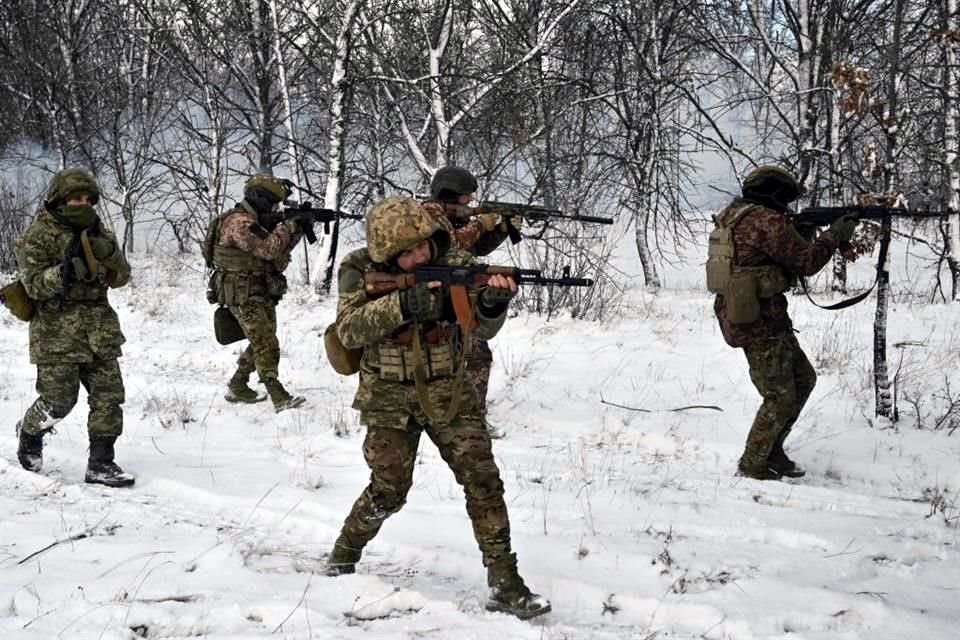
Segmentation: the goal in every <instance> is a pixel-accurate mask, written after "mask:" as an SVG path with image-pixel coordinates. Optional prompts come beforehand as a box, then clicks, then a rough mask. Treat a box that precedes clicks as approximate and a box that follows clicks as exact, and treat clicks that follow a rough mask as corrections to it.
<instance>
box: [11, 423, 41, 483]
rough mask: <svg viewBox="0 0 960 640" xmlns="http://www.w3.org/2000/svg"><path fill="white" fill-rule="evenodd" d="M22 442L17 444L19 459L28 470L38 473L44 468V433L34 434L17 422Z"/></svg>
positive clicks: (21, 464)
mask: <svg viewBox="0 0 960 640" xmlns="http://www.w3.org/2000/svg"><path fill="white" fill-rule="evenodd" d="M17 434H18V435H19V438H20V444H19V445H18V446H17V460H19V461H20V466H22V467H23V468H24V469H26V470H27V471H33V472H34V473H38V472H39V471H40V469H42V468H43V434H41V435H33V434H32V433H27V432H26V431H24V430H23V429H21V428H20V423H19V422H18V423H17Z"/></svg>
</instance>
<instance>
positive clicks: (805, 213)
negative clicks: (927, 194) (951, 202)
mask: <svg viewBox="0 0 960 640" xmlns="http://www.w3.org/2000/svg"><path fill="white" fill-rule="evenodd" d="M951 213H956V211H930V210H928V209H907V208H906V207H881V206H879V205H851V206H848V207H807V208H805V209H802V210H801V211H800V213H799V214H798V215H797V216H796V222H797V224H798V225H801V226H803V225H808V226H818V227H825V226H828V225H831V224H833V223H834V221H836V220H839V219H840V218H842V217H843V216H849V217H851V218H855V219H857V220H884V219H886V218H915V219H924V218H938V219H944V218H946V217H947V216H948V215H950V214H951Z"/></svg>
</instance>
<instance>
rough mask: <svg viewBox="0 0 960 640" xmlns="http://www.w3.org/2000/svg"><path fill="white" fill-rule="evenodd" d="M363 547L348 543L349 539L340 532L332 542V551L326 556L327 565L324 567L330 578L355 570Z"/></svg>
mask: <svg viewBox="0 0 960 640" xmlns="http://www.w3.org/2000/svg"><path fill="white" fill-rule="evenodd" d="M362 553H363V549H359V548H357V547H356V546H354V545H352V544H350V541H349V540H348V539H347V538H346V536H344V535H343V534H342V533H341V534H340V537H339V538H337V541H336V542H335V543H334V544H333V551H332V552H331V553H330V557H328V558H327V565H326V567H325V569H324V573H326V574H327V575H328V576H330V577H331V578H333V577H336V576H342V575H346V574H349V573H354V572H355V571H356V570H357V563H358V562H359V561H360V555H361V554H362Z"/></svg>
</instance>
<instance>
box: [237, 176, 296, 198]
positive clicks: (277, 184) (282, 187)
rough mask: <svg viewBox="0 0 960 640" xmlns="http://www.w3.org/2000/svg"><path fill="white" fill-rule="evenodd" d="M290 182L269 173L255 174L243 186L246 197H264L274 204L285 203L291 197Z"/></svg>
mask: <svg viewBox="0 0 960 640" xmlns="http://www.w3.org/2000/svg"><path fill="white" fill-rule="evenodd" d="M290 184H291V183H290V181H289V180H285V179H283V178H277V177H276V176H274V175H272V174H269V173H255V174H254V175H252V176H250V178H248V179H247V182H246V183H245V184H244V185H243V195H244V196H245V197H250V196H257V195H262V196H264V197H266V198H267V199H268V200H273V201H274V202H283V201H284V200H286V199H287V198H289V197H290V193H291V189H290Z"/></svg>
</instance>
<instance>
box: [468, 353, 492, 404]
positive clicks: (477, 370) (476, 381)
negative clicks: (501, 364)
mask: <svg viewBox="0 0 960 640" xmlns="http://www.w3.org/2000/svg"><path fill="white" fill-rule="evenodd" d="M492 367H493V352H492V351H490V343H489V342H487V341H486V340H481V339H480V338H476V337H474V338H473V346H472V349H471V351H470V356H469V357H468V358H467V371H466V377H467V379H468V380H470V382H472V383H473V386H474V387H476V388H477V395H478V396H479V398H480V417H482V418H486V417H487V389H488V388H489V386H490V369H491V368H492Z"/></svg>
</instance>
